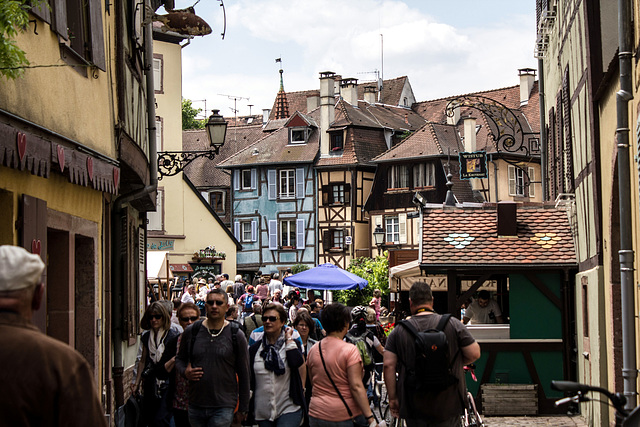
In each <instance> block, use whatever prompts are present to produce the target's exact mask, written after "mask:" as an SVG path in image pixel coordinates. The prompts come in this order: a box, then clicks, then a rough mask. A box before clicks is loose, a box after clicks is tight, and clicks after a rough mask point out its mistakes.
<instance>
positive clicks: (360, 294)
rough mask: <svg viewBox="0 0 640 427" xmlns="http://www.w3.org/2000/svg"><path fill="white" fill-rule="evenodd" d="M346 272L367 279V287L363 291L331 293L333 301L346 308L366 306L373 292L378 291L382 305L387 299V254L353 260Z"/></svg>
mask: <svg viewBox="0 0 640 427" xmlns="http://www.w3.org/2000/svg"><path fill="white" fill-rule="evenodd" d="M347 271H349V272H351V273H353V274H355V275H357V276H360V277H362V278H363V279H367V281H368V282H369V285H368V286H367V287H366V288H364V289H361V290H360V289H358V290H349V291H335V292H334V293H333V299H334V301H338V302H341V303H343V304H344V305H346V306H349V307H354V306H356V305H364V306H368V305H369V301H371V298H373V291H374V290H375V289H380V291H382V300H383V305H385V304H384V303H385V301H387V299H388V298H389V260H388V259H387V252H386V251H385V252H384V254H383V255H382V256H381V255H378V256H376V257H375V258H369V257H360V258H355V259H353V260H352V261H351V263H350V264H349V267H347Z"/></svg>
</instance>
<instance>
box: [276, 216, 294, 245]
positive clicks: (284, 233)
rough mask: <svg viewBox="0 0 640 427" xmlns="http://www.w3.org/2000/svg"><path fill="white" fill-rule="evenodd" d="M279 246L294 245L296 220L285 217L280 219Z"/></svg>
mask: <svg viewBox="0 0 640 427" xmlns="http://www.w3.org/2000/svg"><path fill="white" fill-rule="evenodd" d="M280 246H282V247H295V246H296V220H295V219H285V220H282V221H280Z"/></svg>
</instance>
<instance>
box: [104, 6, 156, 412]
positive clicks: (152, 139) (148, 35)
mask: <svg viewBox="0 0 640 427" xmlns="http://www.w3.org/2000/svg"><path fill="white" fill-rule="evenodd" d="M145 4H146V5H147V7H149V6H148V4H149V0H146V1H145ZM152 25H153V23H152V22H151V20H149V23H148V24H146V25H145V27H144V50H145V54H144V58H145V73H146V84H147V88H146V89H147V121H148V123H147V127H148V138H149V185H147V186H145V187H143V188H141V189H139V190H136V191H133V192H131V193H129V194H123V195H122V196H120V197H118V198H117V199H116V200H115V202H114V208H113V211H114V212H113V213H114V214H113V215H112V218H113V224H112V229H113V244H112V268H113V273H112V274H113V276H112V277H113V296H112V298H113V299H112V304H113V305H112V308H113V310H112V315H113V319H112V325H113V373H114V375H113V376H114V388H115V398H116V407H120V406H122V405H124V384H123V375H124V361H123V355H122V341H123V337H124V316H123V311H124V310H123V307H124V304H125V302H124V280H123V276H122V274H123V271H122V256H123V255H124V253H123V252H122V250H121V248H122V232H123V227H122V225H123V224H122V221H123V219H124V218H123V217H122V214H121V211H122V206H123V205H124V204H125V203H129V202H131V201H133V200H136V199H139V198H141V197H143V196H145V195H147V194H149V193H152V192H154V191H156V190H157V189H158V159H157V158H158V151H157V147H156V125H155V123H156V104H155V91H154V82H153V29H152Z"/></svg>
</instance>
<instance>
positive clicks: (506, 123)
mask: <svg viewBox="0 0 640 427" xmlns="http://www.w3.org/2000/svg"><path fill="white" fill-rule="evenodd" d="M459 107H468V108H473V109H475V110H478V111H480V112H481V113H483V114H484V115H485V117H486V118H487V119H488V120H487V124H488V125H489V131H490V132H491V134H492V136H493V139H494V141H495V143H496V150H497V151H498V153H500V152H505V151H506V152H508V153H513V154H521V155H525V156H532V155H539V154H540V142H539V139H538V138H537V135H538V133H537V132H529V131H526V130H525V129H524V127H523V126H522V123H521V122H520V119H519V118H518V116H516V114H515V113H514V112H513V111H512V110H511V109H510V108H509V107H507V106H506V105H504V104H502V103H500V102H498V101H496V100H494V99H491V98H487V97H484V96H480V95H463V96H459V97H457V98H454V99H452V100H451V101H449V103H448V104H447V107H446V110H445V111H446V114H447V116H448V117H453V116H454V115H455V109H456V108H459Z"/></svg>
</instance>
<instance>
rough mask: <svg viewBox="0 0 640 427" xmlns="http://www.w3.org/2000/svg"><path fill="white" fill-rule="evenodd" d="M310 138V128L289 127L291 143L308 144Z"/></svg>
mask: <svg viewBox="0 0 640 427" xmlns="http://www.w3.org/2000/svg"><path fill="white" fill-rule="evenodd" d="M308 139H309V128H306V127H295V128H289V144H306V143H307V140H308Z"/></svg>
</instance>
